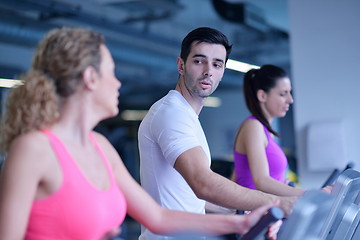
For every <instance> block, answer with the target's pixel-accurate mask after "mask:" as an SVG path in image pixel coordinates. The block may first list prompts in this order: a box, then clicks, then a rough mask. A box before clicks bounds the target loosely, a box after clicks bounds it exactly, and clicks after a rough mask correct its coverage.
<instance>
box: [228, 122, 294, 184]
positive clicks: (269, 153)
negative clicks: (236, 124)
mask: <svg viewBox="0 0 360 240" xmlns="http://www.w3.org/2000/svg"><path fill="white" fill-rule="evenodd" d="M247 119H255V120H257V119H256V118H255V117H253V116H250V117H248V118H247ZM247 119H246V120H247ZM246 120H245V121H246ZM263 127H264V131H265V134H266V136H267V139H268V145H267V146H266V148H265V152H266V157H267V160H268V164H269V174H270V176H271V177H272V178H273V179H275V180H277V181H279V182H282V183H284V182H285V171H286V168H287V158H286V156H285V154H284V152H283V151H282V149H281V148H280V146H279V145H278V144H277V143H276V142H275V140H274V139H273V138H272V136H271V134H270V132H269V130H268V129H267V128H266V127H265V126H264V125H263ZM234 164H235V174H236V181H237V183H238V184H239V185H241V186H244V187H247V188H251V189H256V187H255V184H254V182H253V180H252V175H251V170H250V166H249V162H248V158H247V155H245V154H241V153H238V152H236V151H235V149H234Z"/></svg>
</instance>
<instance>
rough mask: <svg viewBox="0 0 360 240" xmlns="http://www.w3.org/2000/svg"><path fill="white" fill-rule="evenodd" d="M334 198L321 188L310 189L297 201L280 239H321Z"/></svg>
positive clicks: (282, 228)
mask: <svg viewBox="0 0 360 240" xmlns="http://www.w3.org/2000/svg"><path fill="white" fill-rule="evenodd" d="M333 202H334V198H333V197H332V196H331V195H330V194H327V193H324V192H322V191H321V190H309V191H307V192H305V193H304V195H303V196H302V197H301V198H299V200H298V201H297V202H296V203H295V205H294V208H293V212H292V213H291V214H290V215H289V216H288V218H287V219H286V220H285V221H284V223H283V225H282V227H281V228H280V231H279V234H278V240H304V239H306V240H321V238H320V237H319V235H320V231H321V229H322V227H323V223H324V222H325V219H326V218H327V217H328V214H329V211H330V209H331V207H332V205H333Z"/></svg>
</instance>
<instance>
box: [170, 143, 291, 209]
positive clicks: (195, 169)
mask: <svg viewBox="0 0 360 240" xmlns="http://www.w3.org/2000/svg"><path fill="white" fill-rule="evenodd" d="M174 168H175V169H176V170H177V171H178V172H179V173H180V174H181V175H182V176H183V177H184V179H185V180H186V181H187V183H188V184H189V185H190V187H191V188H192V190H193V191H194V193H195V194H196V196H197V197H198V198H200V199H204V200H206V201H209V202H212V203H214V204H218V205H221V206H224V207H227V208H235V209H239V210H255V209H256V208H258V207H260V206H263V205H266V204H269V203H272V202H274V201H276V200H278V199H279V200H280V207H281V208H282V209H283V210H284V212H285V213H286V214H289V213H290V211H291V208H292V205H293V203H294V202H295V200H296V198H295V197H278V196H275V195H271V194H267V193H263V192H260V191H257V190H252V189H249V188H244V187H242V186H240V185H238V184H237V183H235V182H233V181H231V180H229V179H227V178H225V177H223V176H221V175H219V174H217V173H215V172H213V171H212V170H211V169H210V168H209V166H208V159H207V156H206V154H205V152H204V151H203V149H202V148H201V147H200V146H199V147H194V148H191V149H189V150H187V151H185V152H184V153H182V154H181V155H180V156H179V157H178V158H177V160H176V162H175V165H174Z"/></svg>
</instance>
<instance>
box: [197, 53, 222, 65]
mask: <svg viewBox="0 0 360 240" xmlns="http://www.w3.org/2000/svg"><path fill="white" fill-rule="evenodd" d="M192 57H193V58H196V57H202V58H207V57H206V56H205V55H203V54H195V55H194V56H192ZM214 60H215V61H216V62H221V63H224V62H225V61H224V60H223V59H221V58H214Z"/></svg>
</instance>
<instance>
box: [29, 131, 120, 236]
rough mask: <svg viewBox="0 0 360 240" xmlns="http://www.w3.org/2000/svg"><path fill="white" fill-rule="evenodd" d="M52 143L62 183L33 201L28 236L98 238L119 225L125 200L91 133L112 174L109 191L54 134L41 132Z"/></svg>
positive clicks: (98, 149) (109, 172)
mask: <svg viewBox="0 0 360 240" xmlns="http://www.w3.org/2000/svg"><path fill="white" fill-rule="evenodd" d="M42 132H43V133H44V134H45V135H47V137H48V138H49V141H50V143H51V145H52V148H53V150H54V152H55V154H56V156H57V159H58V161H59V163H60V166H61V169H62V175H63V179H62V185H61V186H60V188H59V189H58V190H57V192H55V193H54V194H52V195H51V196H48V197H46V198H43V199H39V200H35V201H34V202H33V205H32V208H31V212H30V217H29V222H28V227H27V230H26V235H25V239H27V240H35V239H36V240H45V239H46V240H49V239H52V240H60V239H62V240H99V239H101V238H102V237H103V236H104V234H106V233H107V232H108V231H111V230H113V229H115V228H117V227H119V226H120V224H121V223H122V222H123V221H124V218H125V214H126V201H125V198H124V195H123V193H122V192H121V191H120V190H119V188H118V187H117V184H116V182H115V179H114V176H113V173H112V170H111V167H110V165H109V162H108V160H107V159H106V157H105V154H104V153H103V152H102V150H101V149H100V147H99V145H98V144H97V142H96V141H95V138H94V137H93V136H92V135H91V134H90V135H89V137H90V139H91V141H92V142H93V143H94V145H95V147H96V149H97V151H98V152H99V154H100V155H101V157H102V159H103V161H104V164H105V165H106V169H107V171H108V174H109V176H110V181H111V185H110V187H109V189H107V190H100V189H97V188H95V187H94V186H93V185H92V184H91V183H90V182H89V181H88V180H87V179H86V178H85V176H84V175H83V174H82V172H81V170H80V169H79V168H78V167H77V165H76V162H74V160H73V158H72V157H71V156H70V154H69V153H68V152H67V150H66V148H65V146H64V145H63V144H62V142H61V141H60V139H58V138H57V137H56V136H55V135H54V133H52V132H50V131H49V130H43V131H42Z"/></svg>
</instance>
